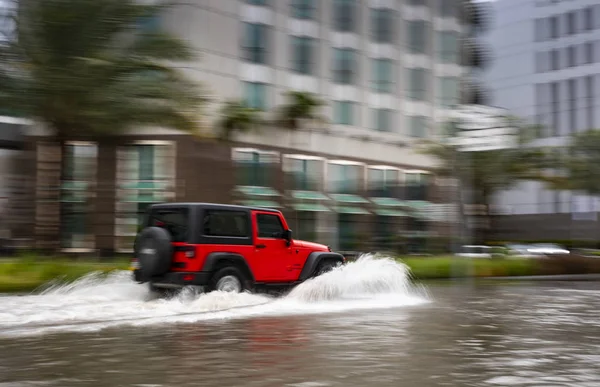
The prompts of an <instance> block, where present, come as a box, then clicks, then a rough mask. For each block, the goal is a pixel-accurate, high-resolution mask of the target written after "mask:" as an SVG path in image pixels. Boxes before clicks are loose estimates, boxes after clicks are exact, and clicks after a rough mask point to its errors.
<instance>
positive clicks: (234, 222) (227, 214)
mask: <svg viewBox="0 0 600 387" xmlns="http://www.w3.org/2000/svg"><path fill="white" fill-rule="evenodd" d="M202 234H203V235H206V236H219V237H233V238H247V237H249V236H250V222H249V221H248V214H247V213H246V212H244V211H231V210H206V211H204V215H203V219H202Z"/></svg>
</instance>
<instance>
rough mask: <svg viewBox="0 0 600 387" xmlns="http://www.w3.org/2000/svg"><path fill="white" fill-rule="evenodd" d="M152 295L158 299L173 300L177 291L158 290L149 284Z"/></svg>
mask: <svg viewBox="0 0 600 387" xmlns="http://www.w3.org/2000/svg"><path fill="white" fill-rule="evenodd" d="M148 289H149V290H150V293H151V294H152V295H154V296H156V297H158V298H171V297H173V296H174V295H175V294H176V293H177V291H176V290H173V289H165V288H158V287H156V286H154V284H153V283H152V282H150V283H148Z"/></svg>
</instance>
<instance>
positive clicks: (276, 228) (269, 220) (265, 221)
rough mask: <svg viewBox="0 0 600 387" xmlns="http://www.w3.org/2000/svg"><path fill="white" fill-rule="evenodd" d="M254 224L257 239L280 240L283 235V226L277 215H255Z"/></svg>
mask: <svg viewBox="0 0 600 387" xmlns="http://www.w3.org/2000/svg"><path fill="white" fill-rule="evenodd" d="M256 223H257V225H258V237H259V238H280V237H281V234H282V233H283V225H282V224H281V219H279V216H277V215H270V214H257V215H256Z"/></svg>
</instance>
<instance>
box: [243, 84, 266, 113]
mask: <svg viewBox="0 0 600 387" xmlns="http://www.w3.org/2000/svg"><path fill="white" fill-rule="evenodd" d="M244 93H245V95H244V101H245V103H246V106H248V107H250V108H253V109H258V110H267V108H268V106H267V85H265V84H264V83H257V82H244Z"/></svg>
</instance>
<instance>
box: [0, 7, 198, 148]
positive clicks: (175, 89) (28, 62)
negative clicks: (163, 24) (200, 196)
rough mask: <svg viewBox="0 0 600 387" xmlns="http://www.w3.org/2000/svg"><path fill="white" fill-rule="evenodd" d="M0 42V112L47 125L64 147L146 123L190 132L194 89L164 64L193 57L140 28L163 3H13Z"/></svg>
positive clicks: (154, 31) (160, 33)
mask: <svg viewBox="0 0 600 387" xmlns="http://www.w3.org/2000/svg"><path fill="white" fill-rule="evenodd" d="M15 9H16V12H15V13H14V15H12V17H13V19H14V26H15V29H14V34H13V36H12V37H11V39H10V40H8V41H6V42H5V43H4V44H2V43H1V42H0V108H4V109H10V110H13V111H17V112H20V113H23V114H24V115H26V116H28V117H29V118H32V119H33V120H34V121H37V122H40V123H43V124H45V125H46V126H47V127H48V128H49V129H51V130H52V131H53V134H54V135H55V137H56V139H57V140H58V141H60V142H61V143H63V144H64V142H65V141H66V140H69V139H73V138H97V137H101V136H103V135H107V134H118V133H122V132H124V131H125V130H127V129H129V128H132V127H135V126H139V125H143V124H152V125H162V126H166V127H170V128H175V129H180V130H186V131H192V130H194V129H195V128H196V117H195V115H196V114H197V113H198V107H199V106H200V105H201V103H202V102H203V100H204V99H203V98H202V97H201V96H200V93H199V88H198V85H195V84H194V83H193V82H191V81H190V80H189V79H187V78H186V77H185V76H184V75H183V74H182V73H181V72H180V71H178V70H176V69H175V68H173V67H171V66H169V65H168V64H166V61H187V60H190V59H192V57H193V56H192V53H191V50H190V49H189V48H188V47H187V46H186V44H185V43H184V42H182V41H181V40H179V39H177V38H175V37H172V36H170V35H168V34H167V33H165V32H163V31H161V30H159V29H145V28H143V27H142V23H144V22H145V21H152V20H156V18H158V17H159V16H160V14H161V13H162V12H163V11H164V7H163V6H157V5H144V4H141V3H140V2H136V1H135V0H69V1H64V0H18V2H16V8H15Z"/></svg>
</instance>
